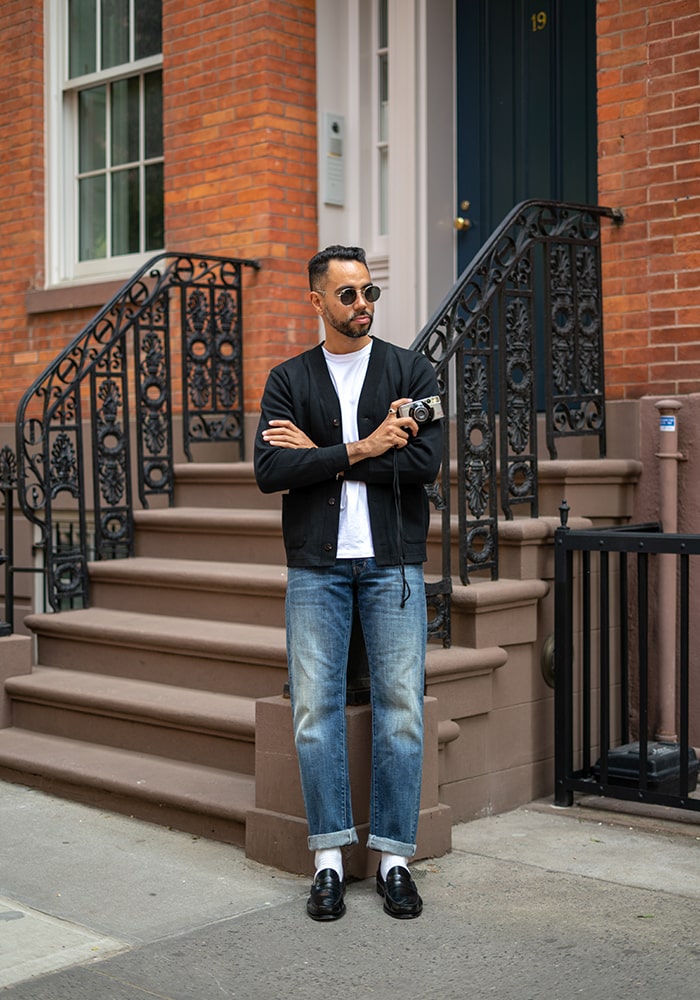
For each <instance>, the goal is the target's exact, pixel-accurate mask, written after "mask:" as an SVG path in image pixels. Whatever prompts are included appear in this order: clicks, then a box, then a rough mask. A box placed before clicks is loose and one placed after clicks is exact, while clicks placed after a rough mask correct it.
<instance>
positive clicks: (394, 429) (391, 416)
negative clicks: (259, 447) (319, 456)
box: [262, 397, 418, 465]
mask: <svg viewBox="0 0 700 1000" xmlns="http://www.w3.org/2000/svg"><path fill="white" fill-rule="evenodd" d="M410 402H411V400H410V399H409V398H406V397H404V398H402V399H396V400H394V402H393V403H392V404H391V406H390V407H389V412H388V413H387V415H386V417H385V418H384V420H383V421H382V422H381V424H379V426H378V427H376V428H375V429H374V430H373V431H372V433H371V434H369V435H368V436H367V437H366V438H362V439H361V440H359V441H351V442H350V443H349V444H346V446H345V447H346V450H347V453H348V462H349V463H350V465H355V464H356V463H357V462H361V461H363V459H365V458H376V457H377V456H379V455H383V454H384V453H385V452H387V451H390V450H391V449H392V448H405V447H406V445H407V444H408V442H409V440H410V439H411V437H412V436H413V437H415V436H416V434H417V433H418V424H417V423H416V422H415V420H413V418H412V417H397V415H396V411H397V409H398V408H399V406H402V405H403V404H404V403H410ZM262 437H263V440H264V441H266V442H267V443H268V444H271V445H273V446H274V447H276V448H316V447H318V446H317V445H316V444H314V442H313V441H312V440H311V438H310V437H309V436H308V435H307V434H305V433H304V431H302V430H301V429H300V428H299V427H297V426H296V425H295V424H293V423H292V421H291V420H271V421H270V423H269V425H268V427H267V428H266V429H265V430H264V431H263V432H262Z"/></svg>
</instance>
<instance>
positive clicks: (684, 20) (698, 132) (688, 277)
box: [597, 0, 700, 399]
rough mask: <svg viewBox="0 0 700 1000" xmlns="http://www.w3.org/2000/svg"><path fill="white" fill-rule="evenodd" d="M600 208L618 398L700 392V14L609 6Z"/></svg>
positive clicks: (601, 38) (663, 3) (665, 2)
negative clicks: (616, 218) (616, 213)
mask: <svg viewBox="0 0 700 1000" xmlns="http://www.w3.org/2000/svg"><path fill="white" fill-rule="evenodd" d="M597 16H598V87H599V91H598V141H599V168H598V169H599V201H600V203H601V204H604V205H611V206H613V207H621V208H622V209H623V210H624V213H625V218H626V221H625V223H624V225H623V226H622V227H620V229H619V230H612V231H607V230H606V246H605V251H604V282H605V284H604V290H605V331H606V332H605V340H606V387H607V396H608V398H609V399H636V398H639V397H640V396H643V395H646V394H653V395H656V394H660V395H667V394H683V393H688V392H697V391H698V390H700V55H699V52H700V5H699V4H698V0H655V2H654V3H648V2H642V0H601V2H599V3H598V4H597Z"/></svg>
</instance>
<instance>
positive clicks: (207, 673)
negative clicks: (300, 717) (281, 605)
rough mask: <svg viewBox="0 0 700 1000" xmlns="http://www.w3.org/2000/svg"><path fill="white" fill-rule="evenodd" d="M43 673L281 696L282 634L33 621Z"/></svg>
mask: <svg viewBox="0 0 700 1000" xmlns="http://www.w3.org/2000/svg"><path fill="white" fill-rule="evenodd" d="M27 625H28V627H29V628H30V629H31V630H32V631H33V632H35V633H36V635H37V637H38V656H37V660H38V662H39V663H41V664H43V665H44V666H49V667H62V668H63V669H66V670H79V671H86V672H88V673H95V674H112V675H115V676H118V677H129V678H132V679H133V680H145V681H154V682H157V683H163V684H174V685H176V686H180V687H189V688H194V689H196V690H205V691H221V692H223V693H226V694H236V695H241V696H243V697H247V698H261V697H266V696H268V695H272V694H279V693H280V691H281V690H282V688H283V686H284V683H285V681H286V679H287V654H286V643H285V634H284V629H283V628H275V627H273V626H270V625H267V626H265V625H249V624H244V623H240V622H221V621H201V620H199V619H196V618H175V617H169V616H167V615H149V614H141V613H138V612H132V611H112V610H109V609H105V608H85V609H81V610H78V611H62V612H59V613H57V614H41V615H30V616H29V617H28V618H27Z"/></svg>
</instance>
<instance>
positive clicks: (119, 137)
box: [48, 0, 164, 281]
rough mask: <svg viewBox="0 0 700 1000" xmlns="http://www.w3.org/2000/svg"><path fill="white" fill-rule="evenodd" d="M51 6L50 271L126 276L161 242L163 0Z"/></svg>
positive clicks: (66, 0)
mask: <svg viewBox="0 0 700 1000" xmlns="http://www.w3.org/2000/svg"><path fill="white" fill-rule="evenodd" d="M49 6H50V7H54V12H53V17H54V18H55V17H58V18H59V22H60V23H59V24H53V25H51V24H49V31H51V28H52V27H53V28H58V29H60V33H59V35H58V37H60V38H62V39H63V44H61V45H59V46H56V48H55V49H52V50H51V53H50V56H51V57H52V60H53V66H54V67H55V72H54V73H53V74H52V75H51V79H52V80H53V81H54V84H55V85H56V84H57V86H55V91H56V92H55V94H54V99H53V101H52V103H51V106H50V109H49V157H48V163H49V198H50V205H49V218H50V225H51V229H52V234H51V239H50V241H49V258H50V259H49V273H50V276H51V278H52V280H53V281H57V280H58V281H61V280H67V279H68V280H70V279H75V278H78V279H80V278H88V277H101V276H104V277H111V276H116V275H124V274H125V273H126V272H128V271H130V270H132V269H133V268H134V266H138V264H139V263H141V262H142V261H143V260H145V259H147V257H148V256H150V255H151V254H152V253H153V252H155V251H158V250H160V249H162V248H163V244H164V225H163V96H162V44H161V8H162V0H54V3H53V4H49ZM56 8H60V11H57V10H56ZM49 37H50V36H49ZM52 109H53V115H52V114H51V111H52ZM52 154H53V155H52Z"/></svg>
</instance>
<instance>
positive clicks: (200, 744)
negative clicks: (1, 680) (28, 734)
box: [5, 667, 255, 774]
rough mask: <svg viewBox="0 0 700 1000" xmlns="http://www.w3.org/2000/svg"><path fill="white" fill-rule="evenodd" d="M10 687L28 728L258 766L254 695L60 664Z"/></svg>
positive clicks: (194, 759)
mask: <svg viewBox="0 0 700 1000" xmlns="http://www.w3.org/2000/svg"><path fill="white" fill-rule="evenodd" d="M5 689H6V692H7V694H8V695H9V696H10V698H11V700H12V722H13V725H15V726H19V727H20V728H21V729H26V730H31V731H33V732H41V733H45V734H46V735H50V736H62V737H67V738H70V739H74V740H82V741H84V742H94V743H100V744H101V745H105V746H111V747H116V748H119V749H122V750H133V751H137V752H139V753H144V754H151V755H155V756H158V757H169V758H173V759H174V760H184V761H187V762H188V763H191V764H203V765H206V766H208V767H220V768H223V769H224V770H233V771H238V772H241V773H243V774H253V773H254V771H255V700H254V699H253V698H241V697H239V696H237V695H227V694H221V693H220V692H211V691H193V690H192V689H191V688H182V687H174V686H173V685H170V684H154V683H152V682H149V681H135V680H129V679H126V678H123V677H111V676H105V675H103V674H88V673H85V672H83V671H72V670H59V669H56V668H52V667H35V668H34V671H33V673H31V674H26V675H24V676H21V677H11V678H9V680H8V681H7V682H6V686H5Z"/></svg>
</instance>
